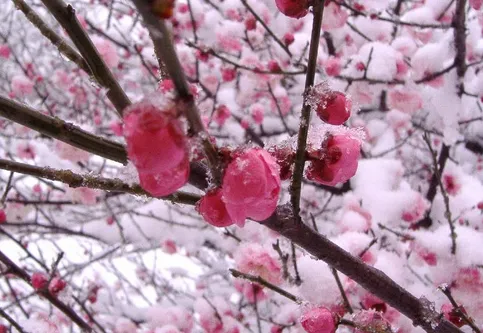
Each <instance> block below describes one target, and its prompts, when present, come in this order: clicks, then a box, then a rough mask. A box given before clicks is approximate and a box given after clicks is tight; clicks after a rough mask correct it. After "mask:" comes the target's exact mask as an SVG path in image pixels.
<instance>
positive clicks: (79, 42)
mask: <svg viewBox="0 0 483 333" xmlns="http://www.w3.org/2000/svg"><path fill="white" fill-rule="evenodd" d="M42 3H43V4H44V5H45V7H47V9H48V10H49V11H50V13H51V14H52V15H53V16H54V17H55V19H56V20H57V21H58V22H59V23H60V25H61V26H62V28H64V29H65V31H66V32H67V34H68V35H69V37H70V39H71V40H72V42H74V45H75V46H76V47H77V49H78V50H79V52H80V54H81V55H82V56H83V57H84V60H85V61H86V62H87V64H88V65H89V68H90V71H91V73H92V75H93V76H94V77H95V79H96V80H97V82H99V84H100V85H101V86H103V87H105V88H106V89H107V97H108V98H109V100H110V101H111V102H112V104H113V105H114V106H115V108H116V110H117V112H118V113H119V115H121V116H122V112H123V110H124V109H125V108H126V107H127V106H128V105H130V104H131V101H130V100H129V98H128V97H127V95H126V94H125V92H124V91H123V90H122V88H121V86H120V85H119V83H118V82H117V81H116V79H115V78H114V75H113V74H112V72H111V70H110V69H109V68H108V67H107V65H106V63H105V62H104V60H103V59H102V57H101V56H100V54H99V52H97V49H96V48H95V46H94V44H93V43H92V41H91V39H90V38H89V36H88V35H87V33H86V32H85V30H84V29H83V28H82V26H81V24H80V23H79V20H78V19H77V17H76V15H75V10H74V8H73V7H72V6H71V5H70V4H69V5H68V4H66V3H65V2H64V1H63V0H42Z"/></svg>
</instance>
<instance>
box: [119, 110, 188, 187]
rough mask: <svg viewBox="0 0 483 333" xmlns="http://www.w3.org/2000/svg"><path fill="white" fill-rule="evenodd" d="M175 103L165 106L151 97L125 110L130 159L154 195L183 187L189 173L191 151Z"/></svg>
mask: <svg viewBox="0 0 483 333" xmlns="http://www.w3.org/2000/svg"><path fill="white" fill-rule="evenodd" d="M174 111H175V110H174V106H173V105H168V106H167V107H166V108H164V109H161V108H160V107H158V106H156V105H154V104H153V103H151V102H149V101H141V102H139V103H136V104H133V105H131V106H130V107H128V108H127V109H126V110H125V111H124V114H125V116H124V137H125V138H126V142H127V152H128V156H129V159H130V160H131V161H132V162H133V164H134V165H135V166H136V169H137V170H138V173H139V180H140V183H141V186H142V187H143V188H144V189H145V190H146V191H147V192H149V193H150V194H152V195H154V196H166V195H169V194H171V193H173V192H175V191H176V190H177V189H179V188H180V187H182V186H183V185H184V184H186V182H187V181H188V176H189V151H188V147H187V139H186V137H185V135H184V132H183V127H182V124H181V121H180V120H179V119H177V118H176V116H175V112H174Z"/></svg>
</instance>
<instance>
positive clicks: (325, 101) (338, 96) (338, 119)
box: [314, 89, 352, 125]
mask: <svg viewBox="0 0 483 333" xmlns="http://www.w3.org/2000/svg"><path fill="white" fill-rule="evenodd" d="M314 93H315V95H314V97H318V98H320V100H319V101H318V103H317V110H316V112H317V115H318V116H319V118H320V119H321V120H322V121H324V122H326V123H328V124H331V125H342V124H343V123H344V122H345V121H346V120H347V119H349V117H350V115H351V109H352V102H351V100H350V99H348V98H347V97H346V96H345V95H344V94H343V93H341V92H339V91H331V92H322V93H319V92H318V91H317V89H315V91H314Z"/></svg>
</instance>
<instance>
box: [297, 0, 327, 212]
mask: <svg viewBox="0 0 483 333" xmlns="http://www.w3.org/2000/svg"><path fill="white" fill-rule="evenodd" d="M324 5H325V0H318V2H316V3H315V5H314V19H313V23H312V36H311V37H310V48H309V61H308V65H307V75H306V77H305V91H304V94H307V93H308V92H309V90H310V89H311V88H312V87H313V85H314V81H315V72H316V71H317V55H318V52H319V40H320V29H321V27H322V17H323V15H324ZM304 98H305V96H304ZM310 114H311V106H310V105H309V104H308V103H305V104H304V106H303V108H302V112H301V115H300V127H299V132H298V138H297V152H296V154H295V165H294V171H293V175H292V183H291V184H290V201H291V203H292V207H293V210H294V214H295V216H299V214H300V193H301V191H302V180H303V173H304V167H305V148H306V147H307V136H308V133H309V125H310Z"/></svg>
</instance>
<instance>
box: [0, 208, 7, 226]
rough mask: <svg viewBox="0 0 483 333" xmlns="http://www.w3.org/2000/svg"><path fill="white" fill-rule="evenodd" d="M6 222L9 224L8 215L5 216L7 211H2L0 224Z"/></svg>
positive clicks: (0, 211)
mask: <svg viewBox="0 0 483 333" xmlns="http://www.w3.org/2000/svg"><path fill="white" fill-rule="evenodd" d="M5 222H7V214H5V211H4V210H3V209H0V223H5Z"/></svg>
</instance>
